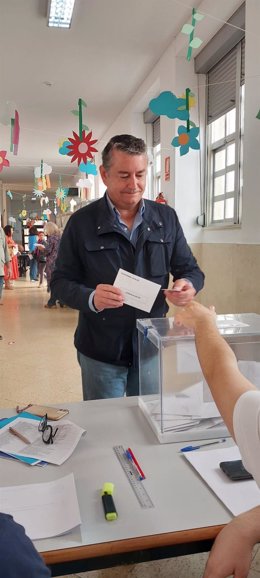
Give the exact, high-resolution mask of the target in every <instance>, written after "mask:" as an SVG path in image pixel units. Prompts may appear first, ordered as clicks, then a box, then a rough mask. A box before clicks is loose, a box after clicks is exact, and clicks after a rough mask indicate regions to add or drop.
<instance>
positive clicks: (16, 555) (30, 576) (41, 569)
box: [0, 513, 51, 578]
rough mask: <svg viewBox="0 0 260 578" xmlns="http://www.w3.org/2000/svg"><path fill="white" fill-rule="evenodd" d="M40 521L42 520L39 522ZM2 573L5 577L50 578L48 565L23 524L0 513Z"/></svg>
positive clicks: (0, 572)
mask: <svg viewBox="0 0 260 578" xmlns="http://www.w3.org/2000/svg"><path fill="white" fill-rule="evenodd" d="M39 523H40V522H39ZM0 575H1V576H2V577H3V578H49V577H50V576H51V573H50V571H49V570H48V568H47V566H45V564H44V561H43V560H42V558H41V556H40V555H39V554H38V552H37V550H36V549H35V547H34V545H33V543H32V542H31V540H30V538H28V536H26V534H25V530H24V528H23V526H20V524H17V523H16V522H15V521H14V520H13V518H12V516H9V515H8V514H2V513H0Z"/></svg>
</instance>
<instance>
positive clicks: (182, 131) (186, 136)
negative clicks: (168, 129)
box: [172, 126, 200, 156]
mask: <svg viewBox="0 0 260 578" xmlns="http://www.w3.org/2000/svg"><path fill="white" fill-rule="evenodd" d="M198 134H199V128H198V127H194V128H191V129H190V130H189V131H188V130H187V128H186V127H185V126H179V128H178V135H179V136H176V137H174V139H173V140H172V145H173V146H174V147H180V154H181V156H183V155H186V154H187V153H188V152H189V149H190V148H192V149H199V148H200V143H199V141H198V140H197V138H196V137H197V136H198Z"/></svg>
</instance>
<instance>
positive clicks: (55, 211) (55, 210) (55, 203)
mask: <svg viewBox="0 0 260 578" xmlns="http://www.w3.org/2000/svg"><path fill="white" fill-rule="evenodd" d="M53 212H54V215H57V212H58V211H57V201H56V199H54V210H53Z"/></svg>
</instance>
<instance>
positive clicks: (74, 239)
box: [51, 134, 204, 399]
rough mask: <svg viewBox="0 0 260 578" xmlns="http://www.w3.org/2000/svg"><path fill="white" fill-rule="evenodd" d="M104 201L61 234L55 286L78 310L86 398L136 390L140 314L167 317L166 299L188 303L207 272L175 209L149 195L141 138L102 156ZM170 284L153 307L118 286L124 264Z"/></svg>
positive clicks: (118, 139)
mask: <svg viewBox="0 0 260 578" xmlns="http://www.w3.org/2000/svg"><path fill="white" fill-rule="evenodd" d="M102 161H103V164H102V166H101V167H100V174H101V177H102V179H103V182H104V184H105V185H106V187H107V190H106V193H105V195H104V197H103V198H101V199H99V200H97V201H94V202H92V203H91V204H89V205H88V206H86V207H84V208H83V209H80V210H78V211H76V213H74V214H73V215H72V216H71V217H70V219H69V221H68V223H67V225H66V227H65V230H64V232H63V235H62V239H61V244H60V248H59V253H58V257H57V261H56V267H55V270H54V272H53V276H52V281H51V288H52V290H53V291H54V292H55V294H56V296H57V299H62V300H63V301H64V302H65V303H66V304H67V305H69V306H70V307H71V308H73V309H78V310H79V321H78V327H77V330H76V333H75V346H76V348H77V351H78V360H79V363H80V366H81V373H82V384H83V397H84V399H100V398H109V397H121V396H124V394H125V393H126V395H138V393H139V375H138V351H137V329H136V319H137V318H143V317H147V316H149V317H163V316H165V315H166V313H167V311H168V305H167V303H166V299H165V297H167V298H168V299H169V301H171V302H172V303H173V304H175V305H182V304H185V303H188V302H189V301H190V300H191V299H192V298H193V297H194V295H195V294H196V293H197V292H198V291H199V290H200V289H202V287H203V283H204V275H203V273H202V271H201V270H200V268H199V266H198V264H197V262H196V259H195V258H194V256H193V255H192V252H191V250H190V248H189V246H188V244H187V242H186V239H185V237H184V234H183V231H182V228H181V225H180V223H179V220H178V217H177V215H176V212H175V211H174V209H172V208H170V207H169V206H165V205H162V204H159V203H155V202H154V201H150V200H146V199H145V200H144V199H143V194H144V191H145V185H146V173H147V165H148V159H147V151H146V145H145V143H144V141H143V140H142V139H140V138H136V137H134V136H132V135H128V134H126V135H117V136H115V137H113V138H112V139H111V140H110V141H109V143H108V144H107V145H106V147H105V149H104V150H103V153H102ZM120 268H121V269H124V270H126V271H129V272H130V273H134V274H135V275H138V276H140V277H143V278H145V279H147V280H149V281H153V282H155V283H157V284H159V285H160V286H161V287H162V289H166V288H167V287H168V283H169V277H170V273H171V274H172V275H173V277H174V285H173V290H171V291H168V290H165V291H162V290H161V291H159V293H158V296H157V298H156V300H155V303H154V305H153V307H152V309H151V311H150V312H149V314H147V312H145V311H142V310H141V309H138V308H134V307H130V306H128V305H125V304H124V295H123V292H122V291H121V290H120V289H119V288H118V287H115V286H114V281H115V278H116V275H117V273H118V271H119V269H120Z"/></svg>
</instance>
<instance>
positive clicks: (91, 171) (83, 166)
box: [79, 161, 98, 175]
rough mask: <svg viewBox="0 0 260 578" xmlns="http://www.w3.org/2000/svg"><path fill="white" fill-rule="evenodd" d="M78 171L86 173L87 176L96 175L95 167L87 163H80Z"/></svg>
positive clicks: (93, 164) (91, 163)
mask: <svg viewBox="0 0 260 578" xmlns="http://www.w3.org/2000/svg"><path fill="white" fill-rule="evenodd" d="M79 170H80V171H81V172H82V173H87V174H88V175H97V174H98V173H97V167H96V165H95V163H93V162H89V161H88V162H87V163H80V165H79Z"/></svg>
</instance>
